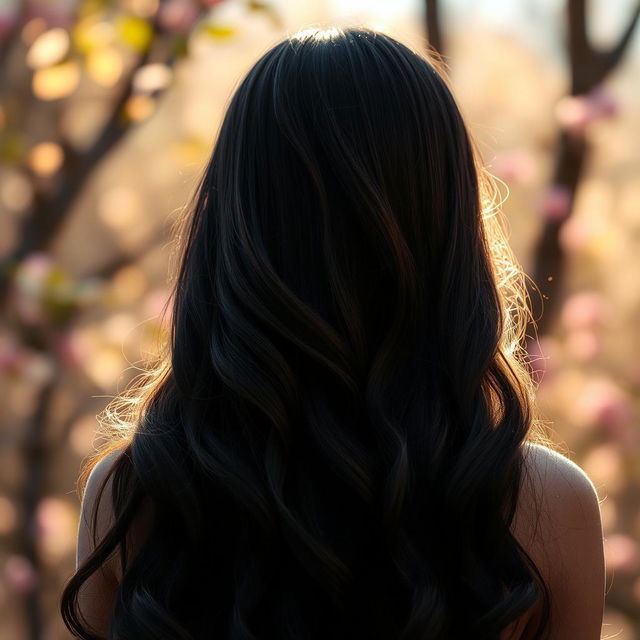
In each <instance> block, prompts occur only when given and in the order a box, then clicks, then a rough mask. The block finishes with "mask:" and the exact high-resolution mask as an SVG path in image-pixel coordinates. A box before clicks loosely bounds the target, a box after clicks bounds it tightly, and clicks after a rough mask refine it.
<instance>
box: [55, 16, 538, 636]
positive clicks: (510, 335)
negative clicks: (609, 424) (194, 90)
mask: <svg viewBox="0 0 640 640" xmlns="http://www.w3.org/2000/svg"><path fill="white" fill-rule="evenodd" d="M499 206H500V203H499V202H498V190H497V188H496V185H495V182H494V181H493V180H492V178H491V176H490V175H489V174H488V172H487V171H485V169H484V168H483V166H482V163H481V162H480V160H479V154H478V152H477V151H476V147H475V145H474V143H473V142H472V140H471V139H470V136H469V134H468V132H467V130H466V127H465V125H464V122H463V119H462V116H461V114H460V111H459V109H458V107H457V105H456V103H455V101H454V98H453V97H452V93H451V90H450V89H449V87H448V83H447V80H446V79H445V75H444V72H443V70H442V65H441V63H440V62H438V60H437V59H435V58H434V56H432V55H422V54H420V53H418V52H417V51H415V50H412V49H411V48H410V47H408V46H406V45H404V44H402V43H400V42H398V41H397V40H395V39H394V38H392V37H390V36H389V35H386V34H383V33H380V32H377V31H374V30H370V29H366V28H355V27H353V28H344V29H340V28H330V29H319V28H311V29H306V30H304V31H301V32H298V33H297V34H296V35H294V36H291V37H288V38H287V39H285V40H284V41H282V42H280V43H278V44H276V45H275V46H273V47H272V48H271V49H270V50H268V51H267V52H266V53H265V54H264V55H263V56H262V57H261V58H260V59H259V60H258V61H257V62H256V64H255V65H254V66H253V67H252V68H251V70H250V71H249V72H248V74H247V75H246V76H245V78H244V79H243V81H242V82H241V83H240V84H239V86H238V88H237V90H236V91H235V93H234V94H233V96H232V98H231V101H230V103H229V105H228V108H227V111H226V114H225V117H224V119H223V122H222V125H221V128H220V131H219V135H218V137H217V141H216V143H215V145H214V149H213V153H212V155H211V157H210V160H209V161H208V163H207V165H206V167H205V169H204V171H203V172H202V174H201V175H200V177H199V179H198V183H197V185H196V188H195V190H194V193H193V195H192V198H191V200H190V202H189V203H188V206H187V207H185V209H186V211H187V212H188V215H185V216H183V218H182V219H181V221H180V226H179V228H178V233H177V237H178V241H179V245H178V246H179V253H178V255H179V263H178V264H179V266H178V268H177V270H176V273H175V276H174V281H173V282H172V295H171V298H170V302H171V322H170V330H169V332H168V335H167V340H166V344H165V345H164V348H163V349H162V354H161V355H160V356H159V357H158V359H157V361H156V362H155V363H154V364H153V365H152V366H151V367H149V368H148V369H147V371H146V373H145V374H144V375H143V376H139V377H138V378H137V379H136V381H135V384H133V385H131V386H130V387H129V388H128V389H127V390H126V391H125V392H123V393H122V394H120V395H119V396H117V397H116V399H115V400H114V402H113V404H110V406H109V407H107V409H106V410H105V413H104V416H102V417H103V418H105V419H104V420H103V422H104V423H105V424H103V426H105V425H106V428H107V429H106V430H107V432H108V435H109V442H108V443H107V444H106V445H105V446H104V447H103V448H102V449H101V450H100V451H99V452H97V453H96V454H95V455H94V456H93V457H92V458H91V460H90V461H89V463H88V464H86V465H85V468H84V470H83V473H82V474H81V478H80V483H79V484H80V487H81V488H82V487H83V486H84V483H85V482H86V478H87V476H88V474H89V472H90V470H91V469H92V468H93V466H94V465H95V464H96V463H97V462H98V460H100V459H101V458H102V457H104V456H105V455H106V454H107V453H109V452H111V451H113V450H115V449H116V448H118V447H119V448H121V449H122V450H121V453H120V455H118V456H117V459H116V462H115V464H114V465H113V467H112V469H111V473H112V474H113V490H112V495H111V496H110V500H111V502H112V504H113V508H114V511H115V516H116V520H115V524H114V525H113V527H112V528H111V530H110V531H109V532H108V534H107V535H106V536H105V537H104V539H103V540H102V542H101V543H100V544H99V545H98V547H97V548H96V549H95V550H94V552H93V553H92V554H91V556H90V557H89V558H88V559H87V560H86V562H85V563H83V565H82V566H80V567H79V568H78V570H77V571H76V572H75V573H74V575H73V576H72V577H71V578H70V580H69V581H68V582H67V585H66V586H65V589H64V592H63V596H62V599H61V610H62V614H63V619H64V621H65V624H66V625H67V627H68V628H69V629H70V630H71V631H72V632H73V633H74V635H76V636H78V637H82V638H91V639H93V638H95V637H96V636H94V635H92V633H91V632H90V631H89V630H88V629H87V628H86V626H85V625H84V623H83V620H82V617H81V615H79V612H78V607H77V595H78V591H79V588H80V586H81V585H82V583H83V582H84V581H86V579H87V578H88V577H89V576H90V575H91V574H92V573H93V572H94V571H96V570H97V569H98V568H99V567H100V566H101V564H102V563H104V562H105V561H106V560H107V559H108V558H109V557H111V555H112V554H114V553H116V552H117V550H118V549H119V550H120V561H121V563H122V571H123V578H122V581H121V582H120V584H119V586H118V593H117V599H116V604H115V609H114V611H113V615H112V619H111V630H110V635H109V638H117V639H118V640H152V639H153V640H156V639H158V638H171V639H172V640H198V639H204V638H229V639H233V640H259V639H262V638H278V639H280V640H286V639H289V638H291V639H293V638H295V639H296V640H301V639H315V638H331V639H332V640H335V639H340V638H354V637H355V638H369V639H378V638H379V639H384V640H389V639H396V638H397V639H401V640H413V639H420V640H442V639H452V638H456V639H457V638H465V639H466V638H474V640H483V639H487V640H496V639H498V638H499V636H500V633H501V631H502V630H504V629H505V628H507V627H508V625H509V624H510V623H511V622H512V621H514V620H516V619H517V618H518V617H519V616H521V615H522V614H523V613H524V612H527V611H529V610H530V609H531V608H532V607H534V606H539V605H540V606H541V611H542V615H540V616H539V617H538V619H539V621H540V624H539V628H538V629H537V631H536V632H535V633H536V634H537V635H536V637H537V638H540V637H543V636H542V634H543V633H544V630H545V628H546V625H548V619H549V592H548V587H547V586H546V585H545V582H544V579H543V578H542V575H541V573H540V572H539V571H538V569H537V568H536V566H535V563H534V562H533V561H532V560H531V558H530V557H529V556H528V555H527V553H526V552H525V550H524V549H523V548H522V547H521V546H520V545H519V544H518V542H517V540H516V539H515V537H514V536H513V535H512V533H511V531H510V525H511V523H512V521H513V519H514V516H515V511H516V505H517V501H518V496H519V493H520V487H521V479H522V478H523V476H524V464H523V460H524V458H523V454H524V452H523V444H524V443H525V442H527V441H531V440H534V439H536V438H537V437H536V432H537V430H538V428H539V426H540V424H539V420H538V419H537V418H536V417H535V416H534V413H533V407H534V404H533V400H534V393H535V388H534V383H533V382H532V379H531V376H530V373H529V371H528V368H527V361H526V352H525V348H524V338H525V328H526V321H527V318H528V317H529V315H530V314H529V310H528V304H527V302H528V296H527V292H526V286H525V282H524V278H525V276H524V273H523V270H522V268H521V267H520V266H519V265H518V263H517V261H516V260H515V258H514V256H513V254H512V252H511V250H510V248H509V245H508V243H507V241H506V237H507V235H506V232H505V230H504V228H503V226H504V225H503V222H502V220H501V214H500V209H499ZM539 437H540V438H542V436H541V435H540V436H539ZM104 486H105V485H104V484H103V487H104ZM143 500H147V501H149V502H150V503H152V504H153V513H154V516H153V523H152V527H151V529H150V534H149V536H148V538H147V539H146V540H145V542H144V544H143V545H141V548H140V549H139V550H138V552H137V553H136V554H135V557H133V559H132V560H131V561H130V562H127V552H126V543H127V536H126V533H127V531H128V530H129V527H130V525H131V522H132V519H133V518H134V515H135V514H136V512H137V511H138V510H139V509H140V506H141V504H142V503H143Z"/></svg>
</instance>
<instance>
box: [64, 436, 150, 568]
mask: <svg viewBox="0 0 640 640" xmlns="http://www.w3.org/2000/svg"><path fill="white" fill-rule="evenodd" d="M122 454H123V447H121V448H118V449H115V450H114V451H111V452H110V453H108V454H106V455H105V456H104V457H103V458H101V459H100V460H99V461H98V462H97V463H96V464H95V466H94V467H93V468H92V469H91V473H90V474H89V476H88V478H87V482H86V485H85V487H84V491H83V494H82V507H81V512H80V526H79V532H78V546H77V554H76V566H78V565H79V564H80V562H82V561H83V560H84V559H85V558H86V557H87V556H88V555H89V553H91V551H93V549H94V548H95V546H96V544H97V543H98V542H99V541H100V540H102V539H103V538H104V536H105V535H106V533H107V532H108V531H109V529H110V528H111V527H112V526H113V524H114V523H115V513H114V509H113V501H112V491H113V481H114V466H115V464H116V462H117V461H118V459H119V458H120V456H121V455H122ZM103 485H104V489H102V487H103ZM101 489H102V492H101V493H100V491H101ZM94 518H95V520H94ZM151 523H152V508H151V504H150V502H149V501H148V500H147V501H145V502H144V503H143V506H142V508H141V510H140V511H139V512H138V513H137V514H136V516H135V517H134V519H133V522H132V524H131V527H130V529H129V531H128V532H127V551H128V553H127V556H128V560H131V558H132V557H133V555H134V554H135V553H136V552H137V550H138V548H139V544H140V543H141V542H142V541H143V540H144V539H145V537H146V535H147V534H148V531H149V528H150V526H151ZM104 570H105V571H106V572H108V574H110V575H111V576H113V577H114V578H115V579H116V580H117V581H120V580H121V579H122V569H121V566H120V562H119V554H115V553H114V554H112V555H111V557H110V558H109V561H108V562H107V563H106V564H105V566H104Z"/></svg>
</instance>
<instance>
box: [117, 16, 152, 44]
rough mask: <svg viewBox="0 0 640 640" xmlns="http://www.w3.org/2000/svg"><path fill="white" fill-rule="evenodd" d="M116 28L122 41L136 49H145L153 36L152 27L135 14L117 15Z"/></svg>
mask: <svg viewBox="0 0 640 640" xmlns="http://www.w3.org/2000/svg"><path fill="white" fill-rule="evenodd" d="M116 30H117V32H118V35H119V36H120V38H121V40H122V42H124V43H125V44H126V45H128V46H130V47H131V48H132V49H135V50H136V51H145V50H146V49H147V48H148V46H149V44H150V43H151V39H152V38H153V29H152V28H151V25H150V24H149V22H148V21H147V20H144V19H142V18H136V17H135V16H127V15H121V16H119V17H118V19H117V23H116Z"/></svg>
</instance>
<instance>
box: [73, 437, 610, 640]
mask: <svg viewBox="0 0 640 640" xmlns="http://www.w3.org/2000/svg"><path fill="white" fill-rule="evenodd" d="M118 453H119V451H115V452H113V453H111V454H109V455H107V456H106V457H105V458H103V459H102V460H101V461H100V462H99V463H98V464H97V465H96V467H95V468H94V469H93V470H92V472H91V474H90V476H89V479H88V482H87V485H86V489H85V493H84V496H83V500H82V509H81V514H80V525H79V530H78V544H77V553H76V565H77V566H78V565H79V564H80V563H82V562H83V561H84V559H85V558H86V557H87V556H88V555H89V553H90V552H91V551H92V549H93V543H92V540H91V532H90V525H89V523H90V518H89V517H88V516H89V514H91V513H92V510H93V508H94V504H95V500H96V491H97V489H98V487H99V486H100V484H101V483H102V481H103V480H104V477H105V475H106V474H107V473H108V471H109V469H110V468H111V465H112V464H113V462H114V459H115V457H116V456H117V455H118ZM525 453H526V455H525V481H524V482H523V487H522V492H521V498H520V504H519V507H518V510H517V512H516V517H515V519H514V522H513V524H512V532H513V534H514V536H515V537H516V538H517V540H518V541H519V542H520V544H521V545H522V546H523V547H524V549H525V550H526V551H527V552H528V553H529V555H530V556H531V558H532V559H533V560H534V562H535V563H536V565H537V566H538V568H539V569H540V571H541V572H542V575H543V576H544V578H545V580H546V582H547V584H548V586H549V588H550V592H551V601H552V612H551V616H552V621H551V631H550V635H548V636H547V640H566V639H567V638H576V639H577V638H580V640H600V633H601V628H602V619H603V610H604V599H605V561H604V549H603V534H602V524H601V519H600V507H599V499H598V494H597V491H596V489H595V487H594V486H593V483H592V482H591V480H590V479H589V477H588V476H587V475H586V473H585V472H584V471H583V470H582V469H581V468H580V467H579V466H578V465H576V464H575V463H574V462H572V461H571V460H569V459H568V458H566V457H564V456H563V455H561V454H559V453H557V452H555V451H552V450H551V449H548V448H546V447H543V446H541V445H535V444H526V445H525ZM527 472H529V473H527ZM110 482H111V480H110V481H109V484H108V485H107V487H106V488H105V494H104V495H105V496H109V495H110V490H111V489H110ZM109 506H110V505H109V502H108V501H107V500H102V501H101V503H100V510H99V514H98V531H97V538H98V540H100V539H101V538H102V536H103V535H104V533H105V532H106V531H107V529H108V527H109V526H110V525H111V523H112V522H113V513H112V512H111V511H110V509H109ZM538 508H539V509H540V511H541V515H540V518H539V520H538V519H537V518H536V515H537V509H538ZM536 521H537V522H538V525H537V527H536V526H535V523H536ZM150 522H151V510H150V507H149V505H148V504H146V505H145V508H144V509H143V510H141V512H140V514H139V516H137V519H136V520H135V521H134V524H133V527H132V529H131V532H130V539H131V544H130V545H128V547H129V558H132V557H133V556H134V555H135V553H136V552H137V549H138V548H139V546H140V545H141V544H142V542H143V541H144V540H145V537H146V535H147V533H148V531H149V526H150ZM112 558H113V561H111V562H109V563H107V564H105V565H104V566H103V567H102V569H101V570H100V571H96V572H95V573H94V574H93V575H92V576H91V578H90V579H89V580H88V581H87V582H86V583H85V585H84V587H83V589H82V590H81V593H80V597H79V607H80V610H81V612H82V614H83V615H84V616H85V618H86V620H87V622H88V623H89V624H90V625H91V627H93V629H94V632H95V633H96V634H98V635H100V636H102V637H105V638H106V637H107V636H108V628H109V619H110V616H111V611H112V609H113V605H114V596H115V592H116V589H117V586H118V583H119V581H120V580H121V579H122V575H121V571H120V566H119V563H118V561H117V560H118V557H117V555H114V556H112ZM537 614H538V611H537V610H536V609H534V610H533V611H530V612H528V613H527V614H526V615H525V616H523V617H522V618H521V619H520V620H518V621H517V622H516V623H515V624H513V625H511V626H510V627H509V628H508V629H507V630H505V632H504V633H503V635H502V638H501V640H511V639H513V640H515V639H517V640H530V639H531V638H533V633H532V632H533V629H534V628H535V620H536V616H537Z"/></svg>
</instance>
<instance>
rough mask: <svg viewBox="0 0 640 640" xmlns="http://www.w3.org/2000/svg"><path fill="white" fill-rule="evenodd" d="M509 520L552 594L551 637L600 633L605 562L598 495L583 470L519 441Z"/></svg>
mask: <svg viewBox="0 0 640 640" xmlns="http://www.w3.org/2000/svg"><path fill="white" fill-rule="evenodd" d="M523 461H524V462H523V478H522V485H521V492H520V498H519V501H518V507H517V510H516V514H515V518H514V521H513V523H512V527H511V529H512V532H513V534H514V536H515V538H516V539H517V540H518V542H519V543H520V544H521V545H522V547H523V548H524V549H525V551H526V552H527V553H528V554H529V556H530V557H531V559H532V560H533V561H534V562H535V564H536V566H537V567H538V569H539V570H540V572H541V573H542V576H543V577H544V579H545V581H546V583H547V585H548V587H549V590H550V595H551V605H552V611H551V616H552V633H551V635H550V637H552V638H556V637H558V638H564V637H566V638H581V639H584V640H596V639H599V638H600V631H601V625H602V616H603V608H604V594H605V564H604V548H603V534H602V523H601V516H600V500H599V497H598V492H597V490H596V488H595V486H594V485H593V482H592V481H591V479H590V478H589V476H588V475H587V473H586V472H585V471H584V470H583V469H582V468H581V467H580V466H579V465H577V464H576V463H575V462H573V461H572V460H570V459H569V458H568V457H566V456H564V455H563V454H561V453H559V452H557V451H555V450H553V449H551V448H550V447H547V446H544V445H541V444H537V443H530V442H527V443H526V444H525V445H524V446H523Z"/></svg>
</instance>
